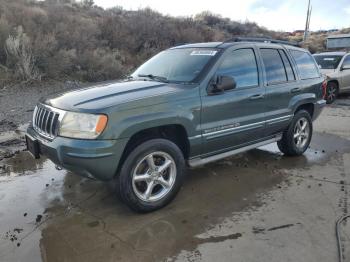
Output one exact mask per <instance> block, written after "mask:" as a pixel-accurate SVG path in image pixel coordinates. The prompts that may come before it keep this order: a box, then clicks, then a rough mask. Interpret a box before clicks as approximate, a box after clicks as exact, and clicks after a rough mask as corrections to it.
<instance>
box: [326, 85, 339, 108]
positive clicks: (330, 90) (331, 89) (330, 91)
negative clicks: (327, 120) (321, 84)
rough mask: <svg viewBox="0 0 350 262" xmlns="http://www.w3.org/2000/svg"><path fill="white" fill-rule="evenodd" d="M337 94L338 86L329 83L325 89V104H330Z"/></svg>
mask: <svg viewBox="0 0 350 262" xmlns="http://www.w3.org/2000/svg"><path fill="white" fill-rule="evenodd" d="M338 93H339V89H338V85H337V84H336V83H335V82H329V83H328V84H327V89H326V102H327V104H332V103H333V102H334V101H335V100H336V98H337V96H338Z"/></svg>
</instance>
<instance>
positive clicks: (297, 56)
mask: <svg viewBox="0 0 350 262" xmlns="http://www.w3.org/2000/svg"><path fill="white" fill-rule="evenodd" d="M290 52H291V54H292V57H293V58H294V60H295V62H296V64H297V68H298V71H299V75H300V78H301V79H310V78H317V77H320V74H319V72H318V69H317V65H316V63H315V61H314V59H313V58H312V57H311V55H310V54H309V53H307V52H304V51H299V50H290Z"/></svg>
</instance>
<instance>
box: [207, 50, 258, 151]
mask: <svg viewBox="0 0 350 262" xmlns="http://www.w3.org/2000/svg"><path fill="white" fill-rule="evenodd" d="M219 63H220V64H219V67H218V69H217V71H216V74H215V75H226V76H231V77H233V78H234V79H235V81H236V88H235V89H233V90H230V91H226V92H223V93H220V94H217V95H210V94H207V93H203V94H202V117H201V127H202V134H203V145H204V146H203V150H202V154H203V155H205V156H207V155H210V154H217V153H220V152H224V151H228V150H230V149H234V148H236V147H240V146H242V145H245V144H248V143H253V142H254V141H256V140H258V139H259V138H261V136H262V135H263V133H264V128H265V122H264V121H265V113H264V110H265V100H264V98H265V89H264V87H262V86H261V85H259V71H258V66H257V59H256V53H255V50H254V49H253V48H242V49H235V50H228V51H227V53H226V54H224V57H223V58H222V60H221V62H219Z"/></svg>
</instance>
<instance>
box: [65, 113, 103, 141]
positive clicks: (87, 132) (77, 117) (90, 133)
mask: <svg viewBox="0 0 350 262" xmlns="http://www.w3.org/2000/svg"><path fill="white" fill-rule="evenodd" d="M107 120H108V118H107V116H106V115H93V114H84V113H75V112H66V113H65V115H64V117H63V119H62V121H61V125H60V129H59V135H60V136H64V137H72V138H86V139H94V138H96V137H97V136H98V135H99V134H101V133H102V131H103V130H104V129H105V127H106V125H107Z"/></svg>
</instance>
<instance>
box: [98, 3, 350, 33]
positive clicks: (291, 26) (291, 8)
mask: <svg viewBox="0 0 350 262" xmlns="http://www.w3.org/2000/svg"><path fill="white" fill-rule="evenodd" d="M94 2H95V4H96V5H98V6H101V7H103V8H110V7H114V6H121V7H123V8H124V9H127V10H137V9H139V8H145V7H150V8H152V9H154V10H156V11H158V12H160V13H162V14H166V15H172V16H193V15H195V14H198V13H200V12H202V11H211V12H212V13H215V14H220V15H221V16H223V17H228V18H230V19H232V20H235V21H242V22H244V21H247V20H249V21H251V22H256V23H257V24H259V25H260V26H265V27H267V28H268V29H272V30H278V31H294V30H298V29H304V28H305V19H306V10H307V0H198V1H194V0H192V1H190V0H172V1H169V0H168V1H167V0H94ZM311 4H312V15H311V22H310V29H311V30H313V31H316V30H320V29H334V28H338V29H339V28H344V27H350V0H311Z"/></svg>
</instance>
